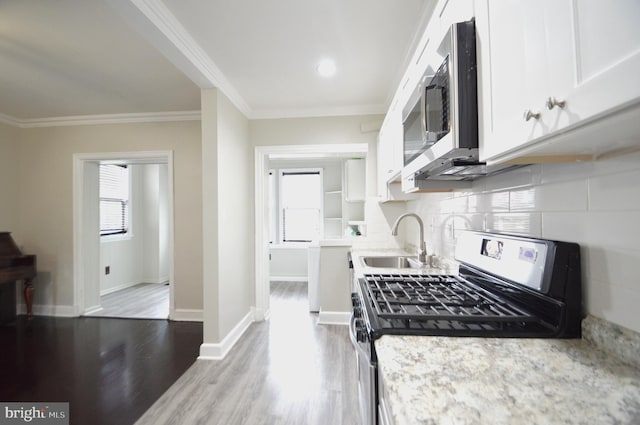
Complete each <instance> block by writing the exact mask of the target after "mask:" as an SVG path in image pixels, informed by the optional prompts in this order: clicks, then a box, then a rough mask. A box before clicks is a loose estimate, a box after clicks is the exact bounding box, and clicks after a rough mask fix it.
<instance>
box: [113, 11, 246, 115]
mask: <svg viewBox="0 0 640 425" xmlns="http://www.w3.org/2000/svg"><path fill="white" fill-rule="evenodd" d="M111 1H112V3H114V2H116V1H114V0H111ZM131 3H132V4H133V5H134V6H135V7H136V8H137V10H138V12H139V13H142V14H143V15H144V16H145V17H146V19H147V20H148V22H150V23H151V24H152V25H154V26H155V28H156V30H157V31H159V32H160V34H161V36H162V37H159V35H160V34H148V31H147V34H148V35H149V36H151V37H153V39H154V40H153V41H154V43H153V44H154V45H156V47H158V48H159V49H160V50H161V51H167V50H172V49H177V51H178V52H179V53H180V55H182V58H177V57H176V56H175V55H169V59H170V60H171V61H172V62H174V65H176V66H177V67H178V68H179V69H182V70H183V71H184V72H185V73H186V74H187V75H189V76H194V74H197V75H198V77H200V78H196V79H195V80H194V82H195V83H196V84H198V85H199V86H200V88H204V89H206V88H214V87H215V88H217V89H219V90H220V91H222V93H224V94H225V96H227V97H228V98H229V100H230V101H231V103H233V105H234V106H235V107H236V108H238V109H239V110H240V111H241V112H242V113H243V114H244V115H245V116H247V117H250V116H251V114H252V110H251V107H250V106H249V104H248V103H247V102H246V101H245V100H244V98H243V97H242V96H241V95H240V93H238V91H237V90H236V89H235V87H233V85H232V84H231V83H230V82H229V80H228V79H227V77H226V76H225V75H224V74H223V73H222V71H221V70H220V68H218V66H217V65H216V64H215V62H214V61H213V60H212V59H211V58H210V57H209V56H208V55H207V53H206V52H205V51H204V49H203V48H202V47H200V45H199V44H198V43H197V42H196V40H194V38H193V37H192V36H191V34H189V32H188V31H187V30H186V29H185V28H184V26H183V25H182V24H181V23H180V21H178V19H177V18H176V17H175V16H174V15H173V13H171V11H170V10H169V9H168V8H167V6H166V5H165V4H164V3H163V2H162V1H161V0H131ZM120 10H121V11H123V10H124V9H122V8H120ZM126 13H132V12H131V11H128V12H126ZM160 38H164V40H162V39H160ZM167 44H170V46H167ZM185 67H190V68H191V69H185ZM192 79H193V78H192ZM196 80H197V81H196Z"/></svg>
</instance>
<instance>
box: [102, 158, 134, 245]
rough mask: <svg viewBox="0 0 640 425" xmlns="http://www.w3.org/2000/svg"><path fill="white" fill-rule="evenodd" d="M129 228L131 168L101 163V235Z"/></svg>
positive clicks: (119, 232) (124, 230) (118, 232)
mask: <svg viewBox="0 0 640 425" xmlns="http://www.w3.org/2000/svg"><path fill="white" fill-rule="evenodd" d="M128 230H129V169H128V168H127V166H126V165H113V164H108V165H100V236H106V235H117V234H123V233H127V231H128Z"/></svg>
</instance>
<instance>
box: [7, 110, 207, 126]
mask: <svg viewBox="0 0 640 425" xmlns="http://www.w3.org/2000/svg"><path fill="white" fill-rule="evenodd" d="M200 118H201V114H200V111H174V112H143V113H131V114H102V115H75V116H68V117H51V118H33V119H24V120H22V119H18V118H15V117H12V116H10V115H6V114H0V122H3V123H5V124H9V125H12V126H14V127H19V128H36V127H67V126H76V125H98V124H130V123H148V122H166V121H199V120H200Z"/></svg>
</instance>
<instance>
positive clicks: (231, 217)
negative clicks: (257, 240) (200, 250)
mask: <svg viewBox="0 0 640 425" xmlns="http://www.w3.org/2000/svg"><path fill="white" fill-rule="evenodd" d="M218 152H219V155H220V156H219V158H220V161H219V175H218V177H219V184H218V196H219V200H220V210H219V216H218V222H219V225H220V232H219V236H220V239H219V242H218V243H219V244H220V333H221V335H227V333H228V332H229V331H230V330H231V329H232V328H233V327H234V326H235V325H236V324H238V322H239V321H240V320H241V319H242V318H243V317H244V316H245V315H246V314H247V313H248V312H249V310H250V308H251V306H252V305H255V302H254V298H255V297H254V285H255V284H254V282H255V280H254V220H253V215H254V200H253V174H254V170H253V168H254V167H253V152H252V148H251V144H250V141H249V121H248V120H247V119H246V118H245V117H244V115H242V113H240V111H238V110H237V109H236V108H235V107H234V106H233V105H232V104H231V102H230V101H229V100H228V99H227V98H226V97H225V96H222V95H221V96H219V99H218Z"/></svg>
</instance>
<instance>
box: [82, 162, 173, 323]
mask: <svg viewBox="0 0 640 425" xmlns="http://www.w3.org/2000/svg"><path fill="white" fill-rule="evenodd" d="M103 161H118V162H121V163H126V164H167V203H168V212H167V213H168V214H167V215H168V217H167V221H168V227H169V228H168V229H167V230H168V233H169V238H168V251H169V259H168V261H169V320H173V319H174V316H175V306H174V290H175V288H174V286H175V285H174V282H175V279H174V253H175V249H174V190H173V151H170V150H169V151H143V152H105V153H78V154H74V155H73V310H74V314H75V315H76V316H82V315H84V314H86V313H87V312H88V310H87V308H88V307H89V308H90V307H92V306H86V305H85V292H86V290H87V288H90V289H93V290H96V289H97V290H98V292H99V288H100V280H99V278H98V279H86V278H85V276H91V274H92V273H93V272H94V271H92V270H90V269H89V267H91V266H93V265H95V264H100V258H99V256H100V250H99V249H98V250H97V252H92V251H95V249H92V248H91V247H90V246H88V245H93V246H96V243H94V244H89V243H87V240H89V238H93V236H92V235H87V233H86V231H85V229H84V223H85V221H86V220H87V219H86V218H85V208H84V202H85V199H84V197H85V195H84V192H85V182H84V175H85V165H86V164H88V163H99V162H103ZM95 238H96V240H97V244H99V238H100V236H99V235H98V232H96V234H95ZM91 240H92V241H94V242H95V241H96V240H93V239H91ZM89 259H92V260H93V261H89ZM96 272H97V271H96ZM96 275H98V276H99V274H97V273H96ZM89 285H90V286H89Z"/></svg>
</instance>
